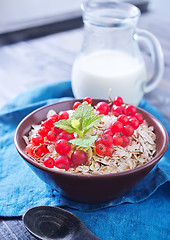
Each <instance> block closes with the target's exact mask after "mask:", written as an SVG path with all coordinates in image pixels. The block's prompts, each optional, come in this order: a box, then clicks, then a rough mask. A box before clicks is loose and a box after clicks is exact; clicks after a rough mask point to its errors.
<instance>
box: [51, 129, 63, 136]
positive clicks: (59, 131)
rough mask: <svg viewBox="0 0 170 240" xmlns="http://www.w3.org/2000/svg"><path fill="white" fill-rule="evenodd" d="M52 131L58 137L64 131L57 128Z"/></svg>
mask: <svg viewBox="0 0 170 240" xmlns="http://www.w3.org/2000/svg"><path fill="white" fill-rule="evenodd" d="M53 130H54V132H55V133H56V134H57V135H59V134H60V133H61V132H63V131H64V130H63V129H61V128H59V127H54V128H53Z"/></svg>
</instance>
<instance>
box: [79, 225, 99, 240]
mask: <svg viewBox="0 0 170 240" xmlns="http://www.w3.org/2000/svg"><path fill="white" fill-rule="evenodd" d="M76 237H77V238H76V239H75V240H82V239H83V240H101V239H100V238H98V237H97V236H95V235H94V234H93V233H92V232H91V231H90V230H89V229H88V228H87V227H86V226H85V225H84V223H82V227H81V230H80V231H79V234H78V235H77V236H76Z"/></svg>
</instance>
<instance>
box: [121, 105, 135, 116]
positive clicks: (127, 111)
mask: <svg viewBox="0 0 170 240" xmlns="http://www.w3.org/2000/svg"><path fill="white" fill-rule="evenodd" d="M124 113H125V114H126V115H128V116H133V115H135V113H136V108H135V107H134V106H133V105H127V106H126V107H125V109H124Z"/></svg>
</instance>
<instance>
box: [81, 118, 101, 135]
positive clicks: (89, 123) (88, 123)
mask: <svg viewBox="0 0 170 240" xmlns="http://www.w3.org/2000/svg"><path fill="white" fill-rule="evenodd" d="M102 118H103V115H97V114H95V115H93V116H91V117H88V118H86V119H84V120H83V123H82V126H83V133H87V132H88V131H89V130H90V129H91V128H93V127H94V126H95V125H97V124H98V123H99V122H100V121H101V120H102Z"/></svg>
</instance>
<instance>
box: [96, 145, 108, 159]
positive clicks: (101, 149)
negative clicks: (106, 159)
mask: <svg viewBox="0 0 170 240" xmlns="http://www.w3.org/2000/svg"><path fill="white" fill-rule="evenodd" d="M96 153H97V154H98V155H101V156H104V155H105V153H106V146H105V145H104V144H102V143H100V144H98V145H96Z"/></svg>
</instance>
